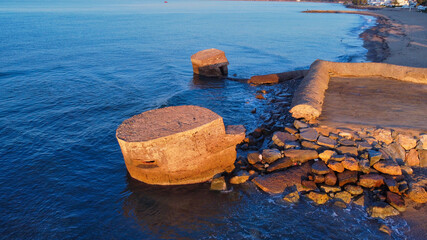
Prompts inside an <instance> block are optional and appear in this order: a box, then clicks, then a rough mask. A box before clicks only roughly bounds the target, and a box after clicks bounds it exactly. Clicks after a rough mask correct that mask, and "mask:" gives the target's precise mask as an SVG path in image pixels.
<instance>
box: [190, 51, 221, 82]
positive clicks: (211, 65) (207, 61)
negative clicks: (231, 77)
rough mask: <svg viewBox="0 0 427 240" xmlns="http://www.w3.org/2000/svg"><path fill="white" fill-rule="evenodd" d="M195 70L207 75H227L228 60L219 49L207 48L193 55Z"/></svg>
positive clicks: (192, 60) (196, 72)
mask: <svg viewBox="0 0 427 240" xmlns="http://www.w3.org/2000/svg"><path fill="white" fill-rule="evenodd" d="M191 63H192V64H193V72H194V73H195V74H198V75H201V76H205V77H225V76H227V75H228V67H227V66H228V60H227V58H226V57H225V53H224V52H223V51H221V50H218V49H214V48H212V49H206V50H203V51H200V52H197V53H195V54H193V55H192V56H191Z"/></svg>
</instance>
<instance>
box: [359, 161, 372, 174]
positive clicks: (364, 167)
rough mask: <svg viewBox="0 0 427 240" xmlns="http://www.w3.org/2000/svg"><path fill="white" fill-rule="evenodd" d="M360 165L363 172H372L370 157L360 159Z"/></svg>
mask: <svg viewBox="0 0 427 240" xmlns="http://www.w3.org/2000/svg"><path fill="white" fill-rule="evenodd" d="M359 167H360V171H362V172H363V173H370V172H371V166H370V161H369V160H368V159H360V160H359Z"/></svg>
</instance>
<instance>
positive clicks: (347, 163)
mask: <svg viewBox="0 0 427 240" xmlns="http://www.w3.org/2000/svg"><path fill="white" fill-rule="evenodd" d="M342 165H343V167H344V168H345V169H348V170H350V171H359V170H360V167H359V161H357V160H356V159H354V158H353V157H346V158H345V160H344V161H342Z"/></svg>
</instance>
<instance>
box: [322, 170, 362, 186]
mask: <svg viewBox="0 0 427 240" xmlns="http://www.w3.org/2000/svg"><path fill="white" fill-rule="evenodd" d="M325 181H326V180H325ZM356 182H357V172H355V171H348V170H346V171H344V172H342V173H338V183H339V186H340V187H342V186H344V185H346V184H347V183H356Z"/></svg>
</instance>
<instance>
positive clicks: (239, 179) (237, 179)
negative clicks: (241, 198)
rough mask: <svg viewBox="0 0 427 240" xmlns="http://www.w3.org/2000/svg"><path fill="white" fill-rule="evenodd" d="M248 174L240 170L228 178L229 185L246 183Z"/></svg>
mask: <svg viewBox="0 0 427 240" xmlns="http://www.w3.org/2000/svg"><path fill="white" fill-rule="evenodd" d="M249 177H250V174H249V173H248V172H247V171H243V170H240V171H238V172H237V173H236V174H235V175H234V176H233V177H231V178H230V183H231V184H242V183H245V182H246V181H248V179H249Z"/></svg>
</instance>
